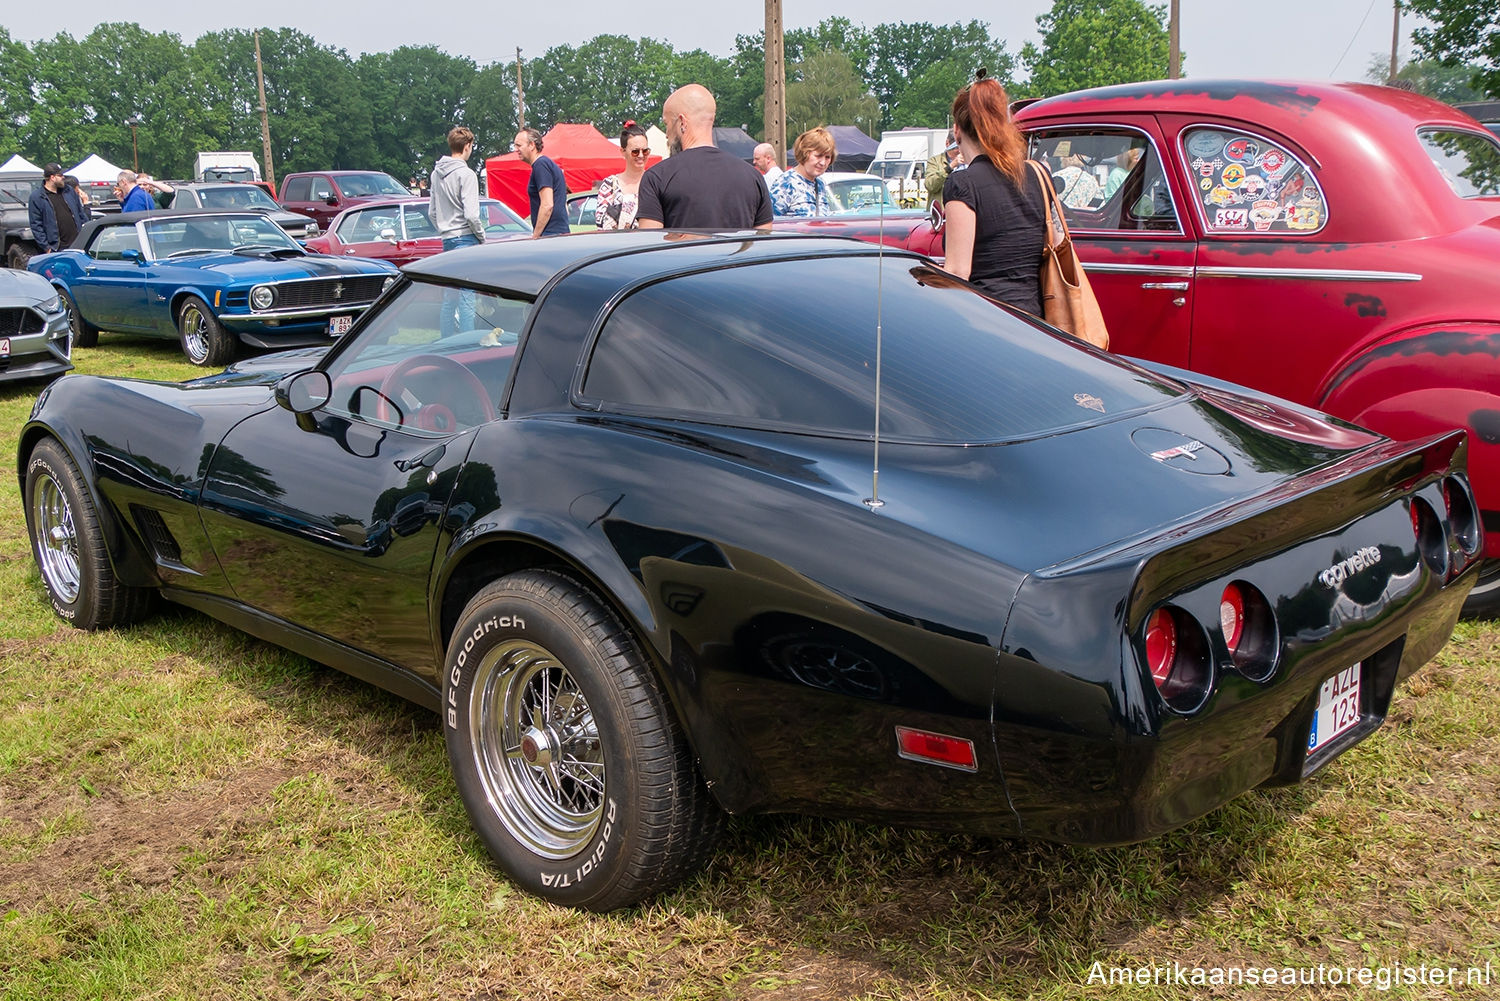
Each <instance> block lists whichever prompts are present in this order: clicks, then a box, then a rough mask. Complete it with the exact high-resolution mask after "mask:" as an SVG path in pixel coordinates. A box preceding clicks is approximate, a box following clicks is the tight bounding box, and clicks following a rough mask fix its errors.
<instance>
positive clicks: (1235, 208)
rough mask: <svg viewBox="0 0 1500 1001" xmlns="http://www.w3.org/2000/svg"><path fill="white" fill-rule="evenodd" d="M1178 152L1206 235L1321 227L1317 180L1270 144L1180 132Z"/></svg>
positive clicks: (1211, 131)
mask: <svg viewBox="0 0 1500 1001" xmlns="http://www.w3.org/2000/svg"><path fill="white" fill-rule="evenodd" d="M1182 148H1183V152H1184V154H1185V156H1186V162H1187V166H1188V169H1189V170H1190V171H1191V172H1192V173H1191V176H1192V179H1193V181H1194V183H1195V184H1196V185H1197V188H1196V191H1197V199H1198V210H1199V211H1200V212H1201V213H1202V216H1203V225H1204V229H1205V230H1206V231H1207V232H1209V233H1276V234H1280V235H1287V234H1297V233H1316V232H1317V231H1318V230H1320V229H1322V228H1323V226H1324V224H1326V223H1327V221H1328V207H1327V205H1326V204H1325V203H1324V201H1323V189H1322V188H1321V187H1319V186H1318V180H1317V178H1315V177H1314V176H1313V174H1312V171H1311V170H1309V169H1308V167H1307V165H1306V164H1304V163H1303V162H1302V161H1301V160H1299V159H1297V158H1296V157H1295V156H1293V155H1292V153H1291V152H1290V151H1288V150H1286V149H1284V148H1283V147H1281V146H1278V145H1277V144H1276V143H1273V142H1271V141H1270V140H1268V139H1263V138H1261V137H1260V136H1256V135H1251V134H1249V133H1246V132H1243V131H1240V130H1231V129H1218V128H1206V127H1200V128H1193V129H1188V130H1186V131H1185V132H1183V134H1182Z"/></svg>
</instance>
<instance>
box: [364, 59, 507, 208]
mask: <svg viewBox="0 0 1500 1001" xmlns="http://www.w3.org/2000/svg"><path fill="white" fill-rule="evenodd" d="M354 71H355V75H356V76H357V77H358V79H359V90H360V95H361V97H362V98H363V100H364V105H365V108H366V109H367V113H368V114H369V115H370V117H371V121H372V123H379V127H378V128H372V132H373V138H374V144H375V159H374V160H373V161H371V162H370V163H368V164H366V166H368V167H375V168H379V169H380V170H384V171H387V172H388V173H390V174H392V175H394V176H395V177H397V178H399V179H405V178H407V177H414V176H416V175H417V174H425V173H427V171H429V170H430V169H431V168H432V165H433V162H434V161H436V160H437V158H438V157H440V156H445V155H447V152H448V144H447V141H446V136H447V135H448V130H449V129H451V128H453V127H454V126H455V125H470V128H471V130H472V125H471V124H470V123H469V122H468V120H467V117H466V115H465V99H466V96H467V95H468V94H469V92H470V91H471V89H472V88H473V86H474V77H475V74H476V73H477V72H478V69H477V67H475V65H474V62H473V60H471V59H466V58H463V57H459V56H450V55H448V54H447V53H445V52H442V51H440V50H439V49H438V48H437V47H436V46H432V45H424V46H411V45H403V46H402V47H400V48H398V49H395V50H393V51H391V52H375V53H366V54H365V55H363V56H361V57H360V58H359V61H358V62H356V63H355V64H354Z"/></svg>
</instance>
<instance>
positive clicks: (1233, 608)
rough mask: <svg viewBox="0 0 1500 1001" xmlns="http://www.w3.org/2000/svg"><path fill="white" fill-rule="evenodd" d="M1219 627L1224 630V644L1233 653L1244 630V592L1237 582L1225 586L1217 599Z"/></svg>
mask: <svg viewBox="0 0 1500 1001" xmlns="http://www.w3.org/2000/svg"><path fill="white" fill-rule="evenodd" d="M1219 628H1220V629H1221V630H1223V632H1224V645H1225V646H1227V647H1229V652H1230V653H1231V654H1232V653H1234V652H1235V650H1236V649H1238V648H1239V645H1240V637H1241V636H1242V635H1244V632H1245V593H1244V592H1243V591H1241V590H1240V586H1239V585H1238V584H1230V585H1229V586H1228V587H1226V588H1225V589H1224V596H1223V597H1221V598H1220V599H1219Z"/></svg>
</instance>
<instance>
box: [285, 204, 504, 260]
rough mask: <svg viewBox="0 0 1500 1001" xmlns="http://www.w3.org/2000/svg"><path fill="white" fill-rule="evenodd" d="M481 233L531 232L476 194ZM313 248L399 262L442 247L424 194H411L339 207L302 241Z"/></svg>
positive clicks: (490, 236)
mask: <svg viewBox="0 0 1500 1001" xmlns="http://www.w3.org/2000/svg"><path fill="white" fill-rule="evenodd" d="M479 211H480V215H481V217H482V218H483V219H484V223H485V237H486V239H491V240H493V239H495V238H497V237H501V236H517V235H522V234H524V235H526V236H530V235H531V225H530V224H529V223H527V222H526V221H525V220H524V219H522V218H521V217H520V216H518V215H516V214H515V213H514V212H512V211H511V210H510V209H509V208H508V207H506V206H505V205H504V204H502V203H501V202H497V201H495V199H493V198H481V199H480V200H479ZM306 246H307V249H308V250H310V251H312V252H313V253H315V254H336V255H338V256H340V257H343V256H353V257H374V258H376V259H378V260H382V261H386V262H388V263H390V264H394V265H396V266H397V267H400V266H401V265H403V264H410V263H411V262H412V261H416V260H421V259H422V258H424V257H431V256H432V255H433V254H440V253H442V251H443V241H442V239H441V238H440V237H439V236H438V231H437V227H436V226H434V225H433V223H432V215H431V213H430V211H429V209H428V200H427V199H426V198H420V197H417V196H415V195H412V196H410V197H405V198H390V199H386V200H385V201H378V202H365V203H364V204H362V205H357V206H355V207H354V208H351V209H345V210H344V211H343V212H340V213H339V215H338V217H337V218H336V219H334V220H333V225H332V226H331V227H330V228H329V230H328V232H327V233H324V234H323V235H322V236H319V237H314V238H313V239H311V240H308V241H307V243H306Z"/></svg>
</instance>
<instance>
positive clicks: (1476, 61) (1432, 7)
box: [1402, 0, 1500, 98]
mask: <svg viewBox="0 0 1500 1001" xmlns="http://www.w3.org/2000/svg"><path fill="white" fill-rule="evenodd" d="M1402 6H1403V7H1404V8H1405V9H1406V10H1408V11H1410V12H1411V13H1413V14H1416V15H1418V16H1420V17H1422V18H1425V19H1426V20H1427V21H1428V22H1429V23H1430V27H1429V26H1423V27H1418V28H1415V29H1413V31H1412V33H1411V37H1412V41H1413V42H1415V43H1416V46H1417V52H1418V53H1419V54H1420V55H1421V56H1422V57H1424V58H1427V59H1437V60H1440V61H1441V62H1443V63H1446V64H1448V65H1450V66H1451V65H1457V64H1467V65H1468V67H1469V68H1470V70H1471V78H1470V83H1471V84H1472V85H1473V86H1474V87H1475V88H1476V89H1477V90H1479V91H1480V94H1481V96H1482V97H1487V98H1500V6H1497V5H1496V4H1495V2H1494V0H1405V2H1404V3H1403V4H1402Z"/></svg>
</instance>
